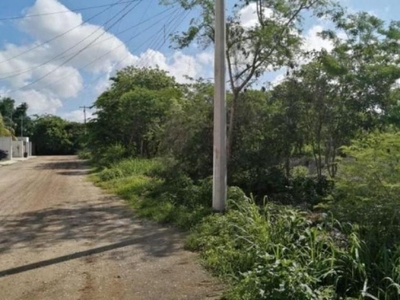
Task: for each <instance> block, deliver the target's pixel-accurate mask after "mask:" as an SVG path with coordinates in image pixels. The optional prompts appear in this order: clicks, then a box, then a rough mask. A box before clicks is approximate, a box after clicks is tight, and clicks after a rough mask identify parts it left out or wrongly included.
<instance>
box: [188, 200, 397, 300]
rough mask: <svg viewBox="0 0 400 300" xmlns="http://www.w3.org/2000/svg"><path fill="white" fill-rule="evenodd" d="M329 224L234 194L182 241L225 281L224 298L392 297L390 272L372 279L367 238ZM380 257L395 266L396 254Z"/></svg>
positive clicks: (394, 295) (394, 296)
mask: <svg viewBox="0 0 400 300" xmlns="http://www.w3.org/2000/svg"><path fill="white" fill-rule="evenodd" d="M336 225H337V224H336V223H335V222H332V221H329V222H328V221H325V222H324V223H321V224H319V225H315V224H312V222H311V221H309V220H308V219H307V218H306V216H305V215H304V214H303V213H302V212H300V211H297V210H294V209H291V208H287V207H282V206H278V205H275V204H271V203H266V204H265V205H264V206H263V207H261V208H260V207H259V206H257V205H255V204H254V203H253V202H252V201H251V200H250V199H243V200H239V201H238V200H235V201H230V203H229V211H228V212H227V213H226V214H224V215H212V216H209V217H207V218H206V219H205V220H204V222H202V223H201V225H200V226H199V227H198V228H197V229H196V230H195V232H194V233H193V234H192V235H191V236H190V237H189V239H188V241H187V247H188V248H189V249H192V250H197V251H200V252H201V254H202V257H203V258H204V260H205V264H206V266H207V267H208V268H210V269H211V270H212V271H213V272H215V273H216V274H218V275H220V276H223V277H224V278H226V279H227V280H228V281H230V282H231V286H232V289H231V290H230V291H229V292H228V294H227V296H226V297H227V298H228V299H234V300H236V299H237V300H239V299H248V300H250V299H251V300H258V299H260V300H261V299H282V300H283V299H285V300H289V299H293V300H295V299H296V300H297V299H304V300H306V299H379V300H380V299H387V300H389V299H399V294H398V290H397V288H398V285H397V284H396V282H398V281H396V280H398V277H392V278H390V279H389V276H390V275H393V272H387V273H386V275H387V277H388V278H384V277H382V276H381V277H380V278H381V279H382V280H383V281H385V282H386V283H385V282H378V281H377V280H376V279H377V277H379V276H377V274H374V273H372V272H371V269H370V268H369V266H370V263H369V262H368V257H367V256H366V255H365V254H366V253H365V250H366V249H367V248H366V247H365V246H367V245H365V244H364V243H363V242H362V241H361V240H360V239H359V236H358V234H357V232H355V231H353V232H351V233H350V234H349V235H348V236H345V238H344V236H343V233H341V234H340V235H339V237H338V236H337V234H338V231H337V230H338V229H334V226H336ZM335 232H336V235H335V234H334V233H335ZM343 238H344V240H345V242H343ZM387 259H388V261H387V263H388V265H391V266H392V267H394V266H395V265H396V263H397V266H398V259H399V256H397V262H396V260H394V259H393V258H389V257H387ZM374 263H376V264H381V263H383V260H382V259H380V260H377V261H375V262H374Z"/></svg>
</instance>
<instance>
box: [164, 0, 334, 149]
mask: <svg viewBox="0 0 400 300" xmlns="http://www.w3.org/2000/svg"><path fill="white" fill-rule="evenodd" d="M162 2H163V3H165V4H175V3H179V4H180V5H181V6H182V7H183V8H184V9H194V8H199V9H200V11H201V16H200V18H199V19H197V20H193V21H192V24H191V26H190V27H189V28H188V30H187V31H185V32H183V33H182V34H178V35H175V36H174V38H173V40H174V41H175V43H176V45H177V47H179V48H184V47H188V46H189V45H191V44H192V43H193V42H195V41H196V42H198V43H200V44H201V45H203V46H204V47H207V46H209V45H210V44H212V43H214V1H212V0H206V1H188V0H164V1H162ZM249 4H254V5H255V7H256V11H257V19H258V20H257V21H258V22H257V24H256V25H255V26H254V27H250V28H247V27H244V26H242V24H241V22H240V13H239V12H240V9H241V8H243V7H245V6H247V5H249ZM330 4H331V1H329V0H291V1H289V0H272V1H271V0H268V1H266V0H253V1H247V0H246V1H244V0H240V1H237V2H236V4H235V5H234V9H233V11H232V12H231V14H230V15H229V17H228V20H227V50H226V57H227V69H228V73H229V82H230V90H231V92H232V95H233V97H232V102H231V105H230V107H229V124H228V153H229V155H228V156H231V150H230V149H234V145H233V144H234V143H235V140H234V135H233V132H234V127H235V124H234V123H235V120H236V117H235V114H236V113H237V112H236V111H237V107H238V102H239V100H240V94H241V93H242V92H243V91H244V90H245V89H246V88H248V87H249V86H250V85H251V84H252V83H254V82H255V81H256V80H257V79H258V78H259V77H260V76H261V75H262V74H264V73H265V72H266V71H270V70H273V69H279V68H281V67H282V66H288V65H290V66H293V65H294V64H295V61H296V59H297V58H296V54H298V52H299V50H300V46H301V44H302V38H301V36H300V35H299V34H298V33H299V32H300V31H301V28H302V26H301V20H302V15H303V14H304V13H305V12H310V13H314V14H316V15H318V16H321V17H322V16H323V15H325V14H326V13H328V9H332V7H331V6H330ZM339 15H340V14H339Z"/></svg>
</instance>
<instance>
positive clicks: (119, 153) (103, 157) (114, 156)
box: [93, 144, 128, 167]
mask: <svg viewBox="0 0 400 300" xmlns="http://www.w3.org/2000/svg"><path fill="white" fill-rule="evenodd" d="M127 156H128V151H127V149H126V148H125V147H124V146H123V145H121V144H114V145H112V146H108V147H103V148H100V149H96V151H95V152H94V153H93V161H94V162H95V163H96V164H97V165H99V166H102V167H104V166H105V167H110V166H111V165H113V164H115V163H116V162H118V161H120V160H123V159H124V158H126V157H127Z"/></svg>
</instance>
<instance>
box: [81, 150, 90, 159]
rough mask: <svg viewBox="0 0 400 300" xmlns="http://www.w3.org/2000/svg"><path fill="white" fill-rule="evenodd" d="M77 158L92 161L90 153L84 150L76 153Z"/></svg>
mask: <svg viewBox="0 0 400 300" xmlns="http://www.w3.org/2000/svg"><path fill="white" fill-rule="evenodd" d="M78 158H79V159H85V160H88V159H92V153H91V152H90V151H89V150H86V149H84V150H80V151H79V152H78Z"/></svg>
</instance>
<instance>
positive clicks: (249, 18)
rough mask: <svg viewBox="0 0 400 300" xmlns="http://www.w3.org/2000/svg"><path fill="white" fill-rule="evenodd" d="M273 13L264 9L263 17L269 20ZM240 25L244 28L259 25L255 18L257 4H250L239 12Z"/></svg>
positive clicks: (256, 17)
mask: <svg viewBox="0 0 400 300" xmlns="http://www.w3.org/2000/svg"><path fill="white" fill-rule="evenodd" d="M272 15H273V12H272V10H271V9H269V8H264V17H265V18H271V17H272ZM239 19H240V23H241V25H242V26H243V27H244V28H251V27H254V26H256V25H258V24H259V21H258V16H257V4H256V3H254V2H253V3H250V4H249V5H246V6H245V7H243V8H242V9H241V10H240V11H239Z"/></svg>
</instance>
